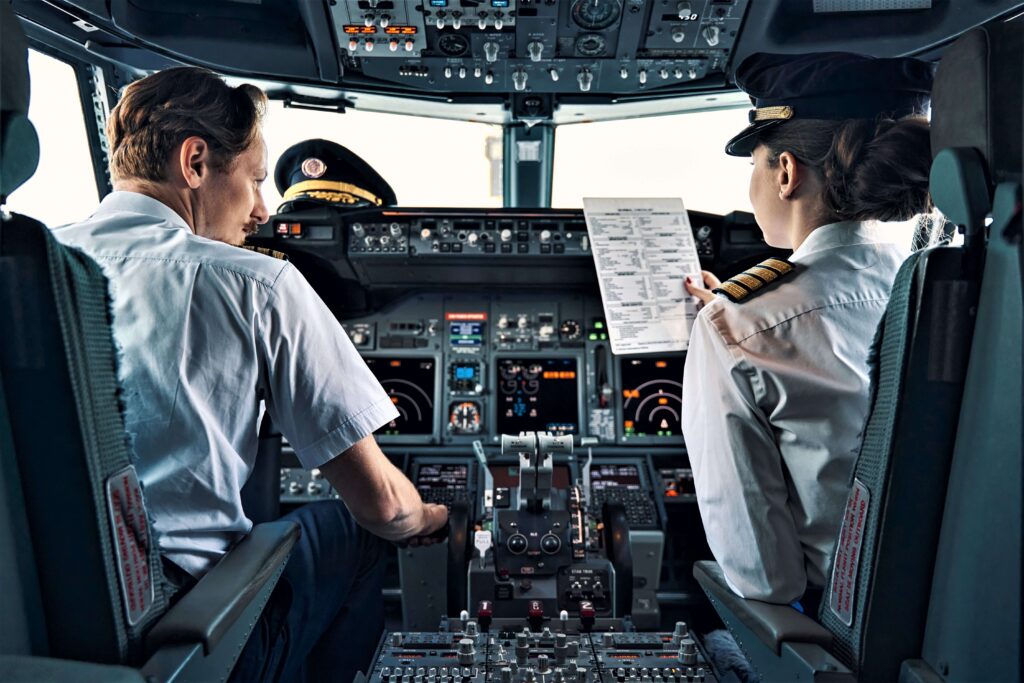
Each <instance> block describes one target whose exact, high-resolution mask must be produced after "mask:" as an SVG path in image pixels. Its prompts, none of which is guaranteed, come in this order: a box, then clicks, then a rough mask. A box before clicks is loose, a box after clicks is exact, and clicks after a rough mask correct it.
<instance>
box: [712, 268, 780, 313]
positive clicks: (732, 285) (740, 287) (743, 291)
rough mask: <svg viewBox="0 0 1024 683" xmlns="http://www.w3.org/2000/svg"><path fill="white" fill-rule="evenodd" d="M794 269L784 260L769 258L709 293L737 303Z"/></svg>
mask: <svg viewBox="0 0 1024 683" xmlns="http://www.w3.org/2000/svg"><path fill="white" fill-rule="evenodd" d="M794 268H795V266H794V265H793V264H792V263H790V262H789V261H787V260H786V259H781V258H770V259H768V260H766V261H762V262H761V263H759V264H757V265H756V266H754V267H753V268H749V269H747V270H745V271H743V272H742V273H740V274H739V275H735V276H733V277H731V278H729V279H728V280H726V281H725V282H723V283H722V284H720V285H719V286H718V287H715V288H714V289H713V290H711V291H712V292H714V293H715V294H723V295H725V297H726V298H727V299H729V301H732V302H733V303H739V302H740V301H743V300H744V299H746V298H747V297H749V296H750V295H751V294H754V293H755V292H758V291H760V290H762V289H764V288H765V287H767V286H768V285H770V284H771V283H773V282H775V281H776V280H778V279H779V278H781V277H785V276H786V275H789V274H790V273H792V272H793V270H794Z"/></svg>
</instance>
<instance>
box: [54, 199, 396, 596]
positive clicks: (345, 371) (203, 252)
mask: <svg viewBox="0 0 1024 683" xmlns="http://www.w3.org/2000/svg"><path fill="white" fill-rule="evenodd" d="M54 235H55V236H56V237H57V238H58V239H59V240H60V241H61V242H64V243H66V244H68V245H71V246H76V247H79V248H81V249H82V250H83V251H85V252H86V253H87V254H89V255H90V256H92V257H93V258H94V259H95V260H96V261H97V262H99V263H100V265H101V266H102V267H103V270H104V273H105V274H106V276H107V277H108V278H109V279H110V281H111V294H112V297H113V306H114V316H113V329H114V339H115V341H116V343H117V344H118V345H119V346H120V368H119V374H120V378H121V381H122V384H123V386H124V390H125V404H126V416H125V421H126V427H127V430H128V433H129V434H130V435H131V437H132V442H133V451H134V454H135V458H136V460H135V467H136V468H137V470H138V473H139V477H140V479H141V480H142V483H143V485H144V487H145V492H146V505H147V507H148V509H149V512H150V515H151V516H152V518H153V522H154V527H155V531H156V534H157V537H158V541H159V544H160V548H161V550H162V551H163V553H164V554H165V555H167V556H168V558H169V559H171V560H172V561H174V562H175V563H177V564H178V565H180V566H181V567H183V568H184V569H186V570H187V571H188V572H190V573H191V574H193V575H195V576H199V575H201V574H202V573H203V572H205V571H206V570H207V569H208V568H209V566H210V565H211V563H212V562H214V561H216V560H217V559H218V558H219V557H220V556H221V555H222V554H223V553H224V552H225V551H226V550H227V549H228V547H229V546H230V545H231V544H232V543H233V542H235V541H236V540H237V539H238V538H240V537H241V535H243V534H245V533H247V532H248V531H249V530H250V529H251V528H252V522H250V521H249V519H248V518H246V516H245V513H244V512H243V511H242V504H241V500H240V497H239V491H240V489H241V488H242V485H243V484H245V482H246V479H248V477H249V474H250V472H251V470H252V466H253V461H254V459H255V456H256V446H257V427H258V425H257V420H258V419H259V411H260V400H261V399H263V400H264V401H265V402H266V407H267V410H268V411H269V413H270V415H271V416H272V418H273V420H274V424H275V425H276V426H277V427H278V428H279V429H280V430H281V431H282V433H283V434H284V435H285V437H287V439H288V441H289V442H290V443H291V445H292V446H293V447H294V448H295V453H296V455H297V456H298V458H299V460H300V461H301V462H302V464H303V466H305V467H307V468H313V467H319V466H320V465H323V464H324V463H326V462H327V461H329V460H331V459H332V458H334V457H335V456H337V455H338V454H339V453H341V452H343V451H345V450H346V449H348V448H349V447H350V446H352V445H353V444H354V443H355V442H357V441H359V440H360V439H362V438H364V437H366V436H367V435H369V434H371V433H372V432H373V431H374V430H375V429H377V428H378V427H380V426H382V425H384V424H386V423H388V422H389V421H390V420H392V419H394V418H395V417H397V414H398V413H397V411H396V410H395V407H394V405H393V404H392V402H391V400H390V398H389V397H388V396H387V394H386V393H385V392H384V390H383V389H382V388H381V386H380V383H379V382H378V381H377V380H376V379H375V378H374V376H373V374H372V373H371V372H370V370H369V368H367V367H366V364H365V363H364V362H363V360H362V358H360V357H359V354H358V353H357V352H356V350H355V348H354V347H353V346H352V344H351V342H350V341H349V338H348V335H346V334H345V332H344V330H342V328H341V325H340V324H339V323H338V321H337V320H336V319H335V317H334V316H333V315H332V314H331V313H330V311H329V310H328V309H327V307H326V306H325V305H324V303H323V302H322V301H321V299H320V297H319V296H317V294H316V292H314V291H313V289H312V288H311V287H310V286H309V284H308V283H307V282H306V280H305V278H303V277H302V275H301V274H300V273H299V272H298V271H297V270H296V269H295V268H294V267H293V266H292V265H290V264H289V263H287V262H286V261H282V260H279V259H275V258H272V257H269V256H265V255H262V254H258V253H254V252H251V251H248V250H245V249H239V248H238V247H234V246H231V245H228V244H224V243H221V242H216V241H213V240H209V239H206V238H203V237H199V236H197V235H195V234H194V233H193V232H192V231H191V230H190V229H189V227H188V225H187V224H186V223H185V221H184V220H183V219H182V218H181V216H179V215H178V214H177V213H175V212H174V211H173V210H171V209H170V208H169V207H167V206H165V205H164V204H162V203H160V202H159V201H157V200H155V199H152V198H150V197H146V196H144V195H141V194H135V193H131V192H114V193H112V194H110V195H109V196H107V197H106V198H105V199H104V200H103V202H102V203H101V204H100V207H99V209H97V211H96V213H94V214H93V215H92V216H91V217H90V218H89V219H88V220H86V221H84V222H82V223H78V224H76V225H71V226H67V227H64V228H60V229H57V230H55V231H54Z"/></svg>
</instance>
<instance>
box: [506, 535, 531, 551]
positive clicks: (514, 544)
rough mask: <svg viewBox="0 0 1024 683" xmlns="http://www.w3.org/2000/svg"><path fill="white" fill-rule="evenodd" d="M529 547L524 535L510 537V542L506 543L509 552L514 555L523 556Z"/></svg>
mask: <svg viewBox="0 0 1024 683" xmlns="http://www.w3.org/2000/svg"><path fill="white" fill-rule="evenodd" d="M528 545H529V544H528V542H527V540H526V536H523V535H522V534H512V535H511V536H509V537H508V541H507V542H506V543H505V546H506V547H507V548H508V551H509V552H510V553H512V554H513V555H522V554H523V553H525V552H526V548H527V546H528Z"/></svg>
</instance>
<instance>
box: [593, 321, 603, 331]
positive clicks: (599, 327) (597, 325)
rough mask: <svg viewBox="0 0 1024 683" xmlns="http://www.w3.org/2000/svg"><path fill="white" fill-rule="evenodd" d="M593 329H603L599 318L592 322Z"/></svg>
mask: <svg viewBox="0 0 1024 683" xmlns="http://www.w3.org/2000/svg"><path fill="white" fill-rule="evenodd" d="M594 329H595V330H603V329H604V323H603V322H601V321H600V320H598V321H597V322H596V323H594Z"/></svg>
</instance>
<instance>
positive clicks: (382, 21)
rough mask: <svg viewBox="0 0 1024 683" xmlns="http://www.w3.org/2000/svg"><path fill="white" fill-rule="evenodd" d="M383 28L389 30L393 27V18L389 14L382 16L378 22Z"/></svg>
mask: <svg viewBox="0 0 1024 683" xmlns="http://www.w3.org/2000/svg"><path fill="white" fill-rule="evenodd" d="M377 23H379V24H380V27H381V28H387V27H388V26H390V25H391V17H390V16H389V15H387V14H382V15H380V19H378V20H377Z"/></svg>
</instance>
